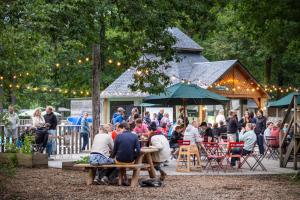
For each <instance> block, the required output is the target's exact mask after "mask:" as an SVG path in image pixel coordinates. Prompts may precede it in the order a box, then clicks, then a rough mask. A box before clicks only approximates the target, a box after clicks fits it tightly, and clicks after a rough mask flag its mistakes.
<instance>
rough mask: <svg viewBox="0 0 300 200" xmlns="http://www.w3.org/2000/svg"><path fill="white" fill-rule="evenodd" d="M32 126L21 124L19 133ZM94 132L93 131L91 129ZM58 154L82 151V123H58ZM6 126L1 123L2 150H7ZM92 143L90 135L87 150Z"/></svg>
mask: <svg viewBox="0 0 300 200" xmlns="http://www.w3.org/2000/svg"><path fill="white" fill-rule="evenodd" d="M29 127H30V126H27V125H20V126H19V127H18V135H19V136H20V135H21V134H22V133H23V132H24V131H25V130H26V129H27V128H29ZM91 133H92V131H91ZM55 140H56V147H54V148H56V154H77V153H80V150H81V146H82V142H83V140H82V138H80V125H58V126H57V130H56V137H55ZM7 142H8V141H6V139H5V135H4V126H3V125H0V147H1V148H0V152H5V144H6V143H7ZM91 145H92V137H91V136H89V142H88V145H87V148H86V150H87V151H89V150H90V149H91Z"/></svg>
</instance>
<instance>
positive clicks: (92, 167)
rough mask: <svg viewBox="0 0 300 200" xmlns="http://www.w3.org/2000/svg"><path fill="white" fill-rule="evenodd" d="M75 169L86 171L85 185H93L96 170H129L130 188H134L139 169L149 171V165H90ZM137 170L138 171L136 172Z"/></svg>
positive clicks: (78, 166)
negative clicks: (131, 174) (131, 173)
mask: <svg viewBox="0 0 300 200" xmlns="http://www.w3.org/2000/svg"><path fill="white" fill-rule="evenodd" d="M74 167H76V168H85V169H87V170H88V176H87V177H86V184H87V185H91V184H93V181H94V178H95V175H96V169H108V168H122V169H125V170H126V169H131V170H133V171H134V173H133V176H132V181H131V186H136V185H137V181H138V178H139V175H140V174H139V170H140V169H149V168H150V164H122V165H120V164H107V165H90V164H75V165H74ZM138 169H139V170H138Z"/></svg>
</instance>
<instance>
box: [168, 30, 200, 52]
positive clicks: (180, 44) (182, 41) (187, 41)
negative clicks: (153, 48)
mask: <svg viewBox="0 0 300 200" xmlns="http://www.w3.org/2000/svg"><path fill="white" fill-rule="evenodd" d="M168 31H169V32H170V33H171V34H172V35H173V36H174V37H175V39H176V44H175V45H174V46H173V47H174V48H175V49H178V50H181V51H195V52H200V51H202V50H203V48H202V47H201V46H200V45H199V44H197V43H196V42H195V41H194V40H192V39H191V38H190V37H189V36H187V35H186V34H185V33H183V32H182V31H180V30H179V29H178V28H176V27H174V28H169V29H168Z"/></svg>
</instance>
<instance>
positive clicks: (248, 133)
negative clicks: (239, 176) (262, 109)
mask: <svg viewBox="0 0 300 200" xmlns="http://www.w3.org/2000/svg"><path fill="white" fill-rule="evenodd" d="M254 128H255V125H254V124H252V123H248V124H246V126H245V129H243V130H242V131H241V133H240V134H239V140H240V141H244V142H245V143H244V147H243V150H242V152H241V153H242V155H248V154H250V153H251V152H252V149H253V145H254V144H255V143H256V134H255V132H254ZM238 153H240V149H233V150H232V154H238ZM237 160H239V158H235V157H233V158H231V166H232V167H234V166H235V163H236V161H237Z"/></svg>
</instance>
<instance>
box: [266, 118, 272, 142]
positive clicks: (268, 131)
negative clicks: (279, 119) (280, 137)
mask: <svg viewBox="0 0 300 200" xmlns="http://www.w3.org/2000/svg"><path fill="white" fill-rule="evenodd" d="M273 126H274V124H273V122H267V128H266V130H265V132H264V138H265V141H266V138H267V137H269V136H271V131H272V128H273Z"/></svg>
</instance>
